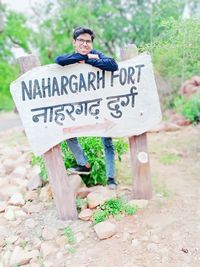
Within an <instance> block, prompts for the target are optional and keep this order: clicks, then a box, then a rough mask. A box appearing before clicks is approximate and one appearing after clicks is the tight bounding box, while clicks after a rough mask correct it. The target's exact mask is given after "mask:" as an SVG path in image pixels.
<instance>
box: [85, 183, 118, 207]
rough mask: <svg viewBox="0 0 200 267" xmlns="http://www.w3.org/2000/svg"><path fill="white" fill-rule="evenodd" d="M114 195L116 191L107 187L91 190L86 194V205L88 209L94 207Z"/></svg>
mask: <svg viewBox="0 0 200 267" xmlns="http://www.w3.org/2000/svg"><path fill="white" fill-rule="evenodd" d="M115 197H116V192H115V191H114V190H108V189H107V188H103V189H100V190H97V191H94V192H91V193H90V194H88V196H87V201H88V207H89V208H90V209H93V208H96V207H97V206H98V205H101V204H103V203H104V202H105V201H106V200H108V199H110V198H115Z"/></svg>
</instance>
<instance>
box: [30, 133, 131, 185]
mask: <svg viewBox="0 0 200 267" xmlns="http://www.w3.org/2000/svg"><path fill="white" fill-rule="evenodd" d="M79 142H80V144H81V146H82V147H83V150H84V152H85V154H86V155H87V158H88V161H89V163H90V164H91V167H92V170H91V174H90V175H83V176H82V179H83V181H84V182H85V184H86V185H87V186H92V185H97V184H102V185H105V184H106V180H107V178H106V164H105V155H104V150H103V146H102V142H101V139H100V138H96V137H87V138H84V137H83V138H79ZM113 143H114V147H115V154H116V156H117V157H118V159H119V160H121V156H122V154H123V153H125V152H126V151H127V148H128V144H127V143H125V141H123V139H116V140H113ZM61 150H62V154H63V160H64V164H65V167H66V169H68V168H70V167H71V166H73V165H76V161H75V158H74V156H73V154H72V153H71V151H70V150H69V148H68V145H67V143H66V142H65V141H64V142H62V143H61ZM35 164H37V165H39V166H40V175H41V177H42V179H44V180H46V179H47V178H48V175H47V171H46V169H45V164H44V160H43V159H42V158H41V157H36V156H34V155H33V156H32V165H35Z"/></svg>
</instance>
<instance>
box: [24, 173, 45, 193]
mask: <svg viewBox="0 0 200 267" xmlns="http://www.w3.org/2000/svg"><path fill="white" fill-rule="evenodd" d="M41 186H42V179H41V177H40V176H39V174H37V173H34V174H32V175H31V177H30V179H29V181H28V183H27V189H28V190H29V191H32V190H35V189H37V188H39V187H41Z"/></svg>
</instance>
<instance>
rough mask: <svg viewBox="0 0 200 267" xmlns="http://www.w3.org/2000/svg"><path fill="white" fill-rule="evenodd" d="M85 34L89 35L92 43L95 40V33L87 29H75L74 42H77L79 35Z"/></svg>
mask: <svg viewBox="0 0 200 267" xmlns="http://www.w3.org/2000/svg"><path fill="white" fill-rule="evenodd" d="M84 33H88V34H89V35H90V36H91V39H92V41H93V40H94V38H95V33H94V31H93V30H91V29H89V28H85V27H77V28H75V29H74V32H73V38H74V40H76V39H77V37H78V36H79V35H81V34H84Z"/></svg>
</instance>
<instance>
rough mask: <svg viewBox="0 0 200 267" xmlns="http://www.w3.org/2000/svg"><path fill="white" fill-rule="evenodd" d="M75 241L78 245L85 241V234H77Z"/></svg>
mask: <svg viewBox="0 0 200 267" xmlns="http://www.w3.org/2000/svg"><path fill="white" fill-rule="evenodd" d="M75 239H76V242H77V243H80V242H81V241H83V240H84V239H85V237H84V235H83V233H81V232H78V233H76V234H75Z"/></svg>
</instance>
